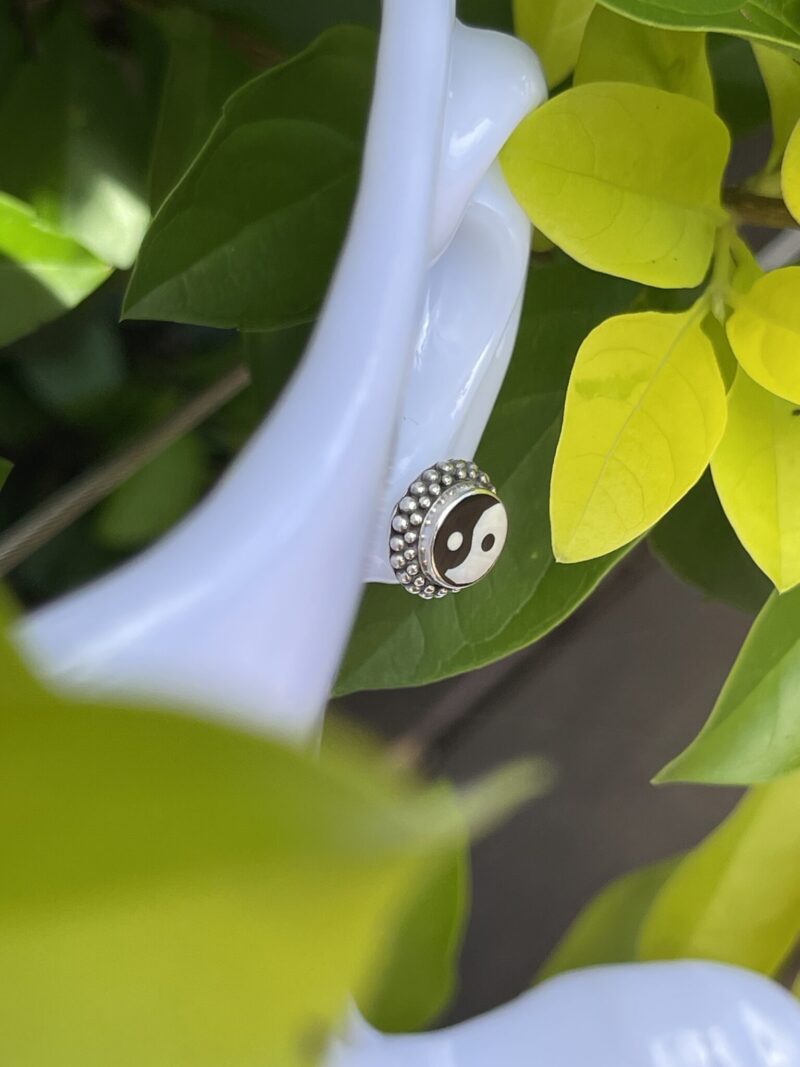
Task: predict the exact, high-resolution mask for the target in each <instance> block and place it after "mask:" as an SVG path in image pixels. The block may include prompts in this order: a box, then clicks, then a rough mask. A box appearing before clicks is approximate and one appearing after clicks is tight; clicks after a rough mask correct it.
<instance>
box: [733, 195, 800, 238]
mask: <svg viewBox="0 0 800 1067" xmlns="http://www.w3.org/2000/svg"><path fill="white" fill-rule="evenodd" d="M723 199H724V201H725V204H726V205H727V207H729V208H730V209H731V211H732V212H733V214H734V215H735V216H736V219H737V221H738V222H743V223H746V224H747V225H749V226H766V227H768V228H769V229H771V230H796V229H798V227H800V223H799V222H798V221H797V219H796V218H795V217H794V216H793V215H792V213H791V211H789V209H788V207H787V206H786V204H785V203H784V202H783V200H781V198H780V197H772V196H759V195H758V193H751V192H748V190H747V189H738V188H735V187H730V188H728V189H726V190H725V193H724V196H723Z"/></svg>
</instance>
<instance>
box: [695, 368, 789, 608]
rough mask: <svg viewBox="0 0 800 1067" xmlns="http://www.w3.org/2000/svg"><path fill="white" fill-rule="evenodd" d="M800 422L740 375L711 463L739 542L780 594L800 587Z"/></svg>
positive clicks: (785, 404) (778, 401)
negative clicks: (726, 420)
mask: <svg viewBox="0 0 800 1067" xmlns="http://www.w3.org/2000/svg"><path fill="white" fill-rule="evenodd" d="M799 457H800V418H798V417H797V408H795V407H794V406H793V405H792V404H790V403H788V402H787V401H785V400H781V399H779V398H778V397H776V396H774V395H773V394H772V393H768V392H767V390H766V389H762V388H761V386H760V385H757V384H756V383H755V382H754V381H753V380H752V379H751V378H749V377H748V376H747V374H745V372H744V371H743V370H740V371H739V372H738V374H737V375H736V381H735V383H734V386H733V389H732V390H731V392H730V394H729V397H728V425H727V428H726V430H725V434H724V436H723V438H722V441H721V443H720V446H719V448H718V449H717V452H716V454H715V456H714V458H713V460H712V462H711V470H712V473H713V475H714V484H715V485H716V487H717V493H718V494H719V499H720V501H721V503H722V506H723V508H724V509H725V514H726V515H727V516H728V519H729V520H730V523H731V526H733V528H734V530H735V531H736V534H737V536H738V537H739V540H740V541H741V542H742V544H743V545H744V547H745V548H746V549H747V551H748V552H749V553H750V555H751V556H752V558H753V559H754V560H755V562H756V563H757V564H758V566H759V567H760V568H761V569H762V571H764V573H765V574H766V575H768V576H769V578H770V579H771V580H772V582H773V584H774V585H775V586H776V587H777V588H778V589H780V590H781V591H783V590H786V589H791V588H792V586H793V585H796V584H797V582H800V461H799Z"/></svg>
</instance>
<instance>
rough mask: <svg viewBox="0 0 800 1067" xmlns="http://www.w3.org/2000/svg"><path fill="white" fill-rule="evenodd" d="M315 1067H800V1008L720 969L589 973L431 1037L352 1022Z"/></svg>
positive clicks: (759, 982)
mask: <svg viewBox="0 0 800 1067" xmlns="http://www.w3.org/2000/svg"><path fill="white" fill-rule="evenodd" d="M326 1067H800V1005H798V1002H797V1001H796V1000H795V999H794V998H793V997H792V996H791V995H790V994H789V993H787V992H786V990H784V989H782V988H781V987H780V986H778V985H776V984H775V983H774V982H771V981H769V980H768V979H766V978H762V977H761V976H759V975H756V974H752V973H751V972H750V971H744V970H740V969H739V968H735V967H727V966H723V965H722V964H716V963H701V962H689V961H678V962H671V963H643V964H629V965H624V966H622V965H620V966H613V967H594V968H589V969H588V970H584V971H575V972H573V973H570V974H565V975H562V976H560V977H558V978H553V979H551V980H550V981H549V982H546V983H544V984H543V985H541V986H539V987H538V988H536V989H532V990H530V991H529V992H527V993H524V994H523V995H522V996H521V997H518V998H517V999H516V1000H514V1001H512V1002H511V1003H510V1004H506V1005H504V1006H503V1007H501V1008H497V1009H495V1010H494V1011H491V1012H488V1013H487V1014H486V1015H482V1016H479V1017H478V1018H476V1019H470V1020H469V1021H468V1022H465V1023H461V1024H460V1025H458V1026H453V1027H450V1028H449V1029H447V1030H439V1031H435V1032H434V1033H431V1034H415V1035H410V1036H399V1037H386V1036H384V1035H382V1034H378V1033H375V1032H374V1031H372V1030H369V1029H368V1028H367V1027H366V1026H364V1025H363V1024H361V1023H358V1022H356V1023H355V1024H354V1027H353V1033H352V1036H351V1039H350V1041H349V1043H342V1044H340V1045H339V1046H338V1047H337V1048H336V1049H335V1050H334V1051H333V1053H332V1054H331V1056H330V1057H329V1060H328V1063H327V1065H326Z"/></svg>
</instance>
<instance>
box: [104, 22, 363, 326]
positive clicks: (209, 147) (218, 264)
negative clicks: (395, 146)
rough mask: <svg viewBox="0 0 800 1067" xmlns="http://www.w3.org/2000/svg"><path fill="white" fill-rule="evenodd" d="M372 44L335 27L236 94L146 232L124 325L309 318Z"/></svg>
mask: <svg viewBox="0 0 800 1067" xmlns="http://www.w3.org/2000/svg"><path fill="white" fill-rule="evenodd" d="M374 52H375V38H374V35H373V34H372V33H371V32H369V31H367V30H358V29H352V28H349V29H348V28H342V29H337V30H332V31H330V32H328V33H326V34H323V36H322V37H320V38H319V39H318V40H317V41H316V42H315V43H314V44H313V45H312V46H311V47H310V48H308V49H307V50H306V51H305V52H303V53H302V54H301V55H299V56H297V57H296V58H295V59H292V60H290V61H289V62H288V63H284V64H283V65H282V66H279V67H275V68H273V69H272V70H269V71H267V72H266V73H264V74H262V75H261V76H260V77H258V78H255V79H254V80H253V81H251V82H249V83H248V84H247V85H245V86H243V88H242V89H240V90H239V91H238V92H237V93H235V94H234V96H233V97H231V98H230V100H229V101H228V102H227V104H226V105H225V108H224V112H223V117H222V119H221V120H220V122H219V123H218V124H217V126H216V127H215V129H214V132H213V134H212V135H211V137H210V139H209V140H208V141H207V142H206V144H205V146H204V147H203V149H202V151H201V152H200V154H199V155H198V156H197V158H196V159H195V161H194V163H193V164H192V166H191V167H190V168H189V170H188V171H187V173H186V174H185V175H184V177H183V179H182V181H181V182H180V183H179V185H178V186H177V187H176V188H175V189H174V191H173V192H172V194H171V195H170V197H169V198H168V200H167V201H166V202H165V203H164V205H163V206H162V208H161V210H160V211H159V212H158V215H157V216H156V218H155V220H154V221H153V224H152V226H151V227H150V230H149V231H148V233H147V236H146V238H145V240H144V243H143V245H142V250H141V253H140V255H139V258H138V260H137V263H136V268H135V270H134V272H133V277H132V278H131V281H130V285H129V287H128V292H127V295H126V298H125V315H126V316H127V317H128V318H136V319H141V318H154V319H171V320H175V321H178V322H197V323H203V324H206V325H212V326H237V327H240V328H242V329H250V330H262V329H263V330H267V329H276V328H279V327H282V326H288V325H292V324H294V323H299V322H304V321H308V320H310V319H311V318H313V317H314V315H315V313H316V311H317V308H318V306H319V304H320V301H321V299H322V296H323V294H324V292H325V289H326V287H327V284H328V280H329V278H330V274H331V271H332V269H333V264H334V261H335V259H336V255H337V253H338V251H339V247H340V245H341V241H342V238H343V235H344V231H345V227H346V224H347V220H348V217H349V212H350V206H351V203H352V200H353V196H354V194H355V187H356V180H357V176H358V170H359V165H360V158H361V142H362V137H363V130H364V124H365V121H366V115H367V110H368V106H369V99H370V91H371V85H372V74H373V66H374Z"/></svg>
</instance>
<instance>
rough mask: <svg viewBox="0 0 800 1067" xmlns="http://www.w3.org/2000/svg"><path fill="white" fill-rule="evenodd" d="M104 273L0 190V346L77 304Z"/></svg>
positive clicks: (89, 257)
mask: <svg viewBox="0 0 800 1067" xmlns="http://www.w3.org/2000/svg"><path fill="white" fill-rule="evenodd" d="M11 154H13V153H11ZM2 159H3V155H2V154H0V168H2ZM108 275H109V268H108V267H107V266H106V264H105V263H101V262H100V260H99V259H96V258H95V257H94V256H93V255H92V254H91V253H90V252H87V251H86V249H85V248H82V247H81V245H79V244H77V243H76V242H75V241H73V240H72V239H71V238H69V237H65V236H64V235H63V234H62V233H59V232H58V231H57V230H55V229H53V228H52V227H51V226H49V225H48V224H47V223H46V222H43V221H42V220H41V219H40V218H38V217H37V216H36V213H35V212H34V211H33V209H32V208H30V207H29V206H28V205H27V204H23V203H22V202H21V201H19V200H15V199H14V198H12V197H10V196H5V195H4V194H3V193H0V346H2V345H7V344H9V343H10V342H11V341H16V340H17V338H19V337H24V336H25V334H27V333H31V332H32V331H33V330H35V329H36V328H37V327H38V326H41V325H42V324H43V323H45V322H49V321H50V320H51V319H55V318H57V317H58V316H59V315H61V314H62V313H63V312H64V311H66V310H67V309H68V308H72V307H75V305H76V304H78V303H80V301H81V300H83V298H84V297H85V296H88V294H89V293H90V292H92V290H93V289H96V288H97V286H98V285H100V284H101V282H103V281H105V279H106V278H107V277H108Z"/></svg>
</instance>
